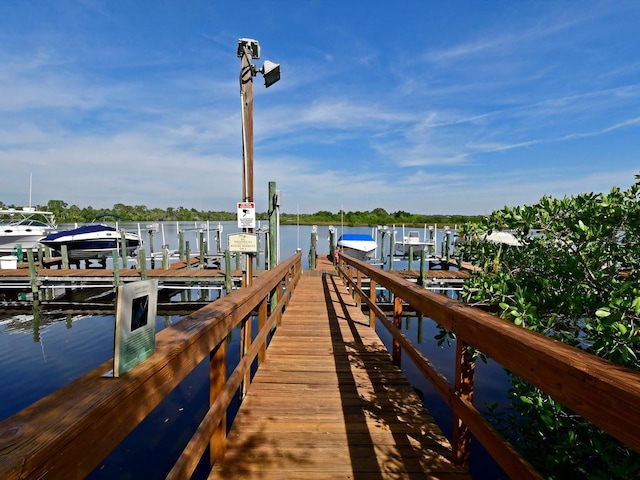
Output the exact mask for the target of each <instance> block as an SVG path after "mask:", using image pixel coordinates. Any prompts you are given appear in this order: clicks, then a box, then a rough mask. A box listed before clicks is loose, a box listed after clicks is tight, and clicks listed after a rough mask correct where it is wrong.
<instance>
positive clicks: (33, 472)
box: [0, 254, 302, 479]
mask: <svg viewBox="0 0 640 480" xmlns="http://www.w3.org/2000/svg"><path fill="white" fill-rule="evenodd" d="M301 272H302V266H301V255H300V254H296V255H294V256H292V257H291V258H289V259H288V260H286V261H284V262H282V263H281V264H280V265H278V266H277V267H276V268H274V269H273V270H270V271H267V272H264V273H263V274H261V275H260V276H259V277H258V278H257V279H256V280H255V281H254V282H253V285H252V287H251V288H241V289H238V290H235V291H234V292H232V293H230V294H229V295H226V296H224V297H222V298H220V299H218V300H216V301H215V302H213V303H211V304H209V305H207V306H206V307H204V308H201V309H200V310H198V311H196V312H194V313H192V314H191V315H189V316H188V317H185V318H184V319H182V320H181V321H180V322H178V323H176V324H175V325H172V326H170V327H168V328H166V329H164V330H162V331H161V332H159V333H158V334H157V335H156V351H155V353H154V354H153V355H152V356H151V357H150V358H149V359H147V360H146V361H144V362H143V363H141V364H140V365H138V366H137V367H135V368H134V369H132V370H131V371H130V372H128V373H127V374H126V375H124V376H122V377H119V378H104V377H102V375H103V374H105V373H106V372H108V371H109V369H111V367H112V361H108V362H105V363H103V364H102V365H101V366H99V367H98V368H96V369H94V370H92V371H90V372H89V373H87V374H85V375H83V376H82V377H81V378H79V379H77V380H75V381H73V382H71V383H70V384H68V385H66V386H65V387H63V388H61V389H59V390H57V391H55V392H53V393H52V394H51V395H48V396H47V397H45V398H43V399H41V400H39V401H38V402H36V403H34V404H32V405H31V406H29V407H27V408H25V409H24V410H22V411H20V412H18V413H17V414H15V415H13V416H12V417H9V418H7V419H5V420H3V421H2V422H0V478H3V479H19V478H64V479H73V478H77V479H82V478H85V477H86V476H87V475H88V474H89V473H91V471H92V470H93V469H94V468H95V467H96V466H97V465H98V464H99V462H100V461H101V460H102V459H103V458H105V457H106V456H107V455H108V454H109V452H110V451H111V450H113V448H115V447H116V446H117V445H118V444H119V443H120V442H121V441H122V440H123V439H124V438H125V437H126V436H127V435H128V434H129V433H130V432H131V431H132V430H133V429H134V428H135V427H136V426H137V425H138V424H139V423H141V422H142V420H144V418H145V417H146V416H147V415H148V414H149V413H151V411H152V410H153V409H154V408H155V407H156V406H157V405H158V404H159V403H160V402H161V401H162V400H163V399H164V398H165V397H166V396H167V395H168V394H169V393H170V392H171V391H172V390H173V389H174V388H175V387H176V386H177V385H178V384H179V383H180V382H181V381H182V380H183V379H184V378H185V377H186V376H187V375H188V374H189V373H191V371H192V370H193V369H194V368H195V367H196V366H198V365H199V364H200V363H201V362H202V360H204V359H205V358H206V357H207V356H210V357H211V362H210V363H211V365H220V364H222V365H224V364H225V361H224V359H223V360H222V361H220V360H219V359H218V360H217V361H214V360H215V359H216V355H217V354H218V353H219V352H224V350H225V348H224V345H225V342H226V339H227V336H228V334H229V333H230V332H231V331H232V329H233V328H235V327H236V326H237V325H240V324H242V323H243V322H245V321H247V319H250V318H251V316H252V313H253V312H254V311H255V310H256V309H257V310H258V312H259V315H260V314H262V315H264V314H265V312H266V310H265V306H266V299H268V298H270V296H271V294H272V293H273V292H274V291H275V293H276V294H277V298H278V305H277V307H276V308H275V309H274V310H273V311H272V312H271V316H270V318H269V319H268V320H266V319H263V320H264V321H259V324H262V325H264V328H263V331H262V332H260V333H259V334H258V336H257V337H256V339H255V340H254V342H253V344H252V345H251V347H250V348H249V349H248V350H247V357H246V358H244V359H241V361H240V363H239V365H238V368H237V369H236V372H234V373H233V374H232V375H231V378H230V381H232V382H238V383H237V385H239V384H240V383H239V381H242V380H243V379H244V378H245V373H246V372H247V371H248V366H250V365H251V362H252V359H251V360H250V357H252V358H255V355H258V354H259V353H260V352H261V351H262V350H263V348H262V347H263V345H262V344H261V342H262V343H264V342H265V341H266V338H267V333H268V331H269V329H270V327H271V325H273V324H275V323H277V322H278V321H279V319H280V317H281V315H282V312H283V310H284V307H285V306H286V305H287V304H288V301H289V299H290V298H291V292H292V291H293V289H294V288H295V285H296V284H297V282H298V280H299V278H300V275H301ZM260 312H262V313H260ZM245 369H247V370H245ZM213 373H214V372H212V377H213V378H214V379H219V378H220V377H219V375H214V374H213ZM222 378H225V377H222ZM237 379H239V381H238V380H237ZM234 385H235V383H234ZM213 388H214V385H212V391H213ZM217 388H218V389H219V390H221V391H222V393H221V394H220V395H217V396H216V398H215V400H213V401H212V403H213V405H212V406H211V410H210V413H208V414H207V416H206V418H205V420H206V419H207V418H208V419H209V420H208V421H209V422H212V423H214V425H213V428H214V429H215V428H216V427H219V424H220V423H221V420H224V418H223V416H221V415H218V414H217V413H216V411H217V410H216V409H219V410H226V407H225V408H222V406H221V405H222V404H223V403H224V402H225V401H227V404H228V400H230V398H231V397H232V396H233V395H228V391H227V390H229V389H230V388H231V387H226V386H225V387H222V388H220V386H217ZM225 389H226V390H225ZM236 389H237V388H236ZM212 411H213V413H212ZM213 438H214V439H215V438H216V436H215V435H214V437H213ZM206 442H207V444H208V442H209V438H207V439H206ZM218 446H219V445H218ZM222 447H223V446H222ZM198 448H200V446H198ZM212 453H213V452H212ZM186 463H187V465H186V466H187V467H189V465H188V463H189V462H186ZM184 465H185V462H184V461H181V463H180V468H183V467H184ZM182 471H187V470H182Z"/></svg>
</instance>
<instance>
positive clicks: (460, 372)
mask: <svg viewBox="0 0 640 480" xmlns="http://www.w3.org/2000/svg"><path fill="white" fill-rule="evenodd" d="M475 369H476V364H475V362H474V361H473V358H472V353H471V352H470V351H469V346H468V345H467V344H466V343H465V342H463V341H462V340H460V339H458V340H457V341H456V373H455V386H454V393H455V395H457V396H458V397H460V398H461V399H463V400H466V401H467V402H469V403H473V383H474V379H475ZM451 443H452V447H453V461H454V462H455V463H456V465H463V466H468V465H469V455H470V454H471V432H470V431H469V427H467V426H466V425H465V424H464V423H463V422H462V420H461V419H460V417H458V416H457V415H456V414H455V411H454V416H453V432H452V441H451Z"/></svg>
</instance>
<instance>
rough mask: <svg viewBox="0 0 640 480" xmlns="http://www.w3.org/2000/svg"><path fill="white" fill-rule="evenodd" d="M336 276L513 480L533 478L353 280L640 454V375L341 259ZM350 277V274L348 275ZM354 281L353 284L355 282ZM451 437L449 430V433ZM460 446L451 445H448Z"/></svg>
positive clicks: (522, 461) (454, 441) (534, 474)
mask: <svg viewBox="0 0 640 480" xmlns="http://www.w3.org/2000/svg"><path fill="white" fill-rule="evenodd" d="M338 270H339V273H340V275H341V277H342V278H343V280H344V281H345V282H346V283H347V284H348V285H350V291H352V292H357V293H358V294H359V296H360V298H361V299H363V300H364V301H365V302H366V303H367V305H368V306H369V308H370V309H371V312H372V315H375V316H376V317H377V318H378V319H379V320H381V323H382V324H383V325H384V326H385V327H386V328H387V329H388V330H389V331H390V332H391V334H392V336H393V338H394V342H398V344H399V345H400V346H401V348H402V352H403V353H405V354H407V355H408V356H409V357H410V358H411V359H412V361H413V362H414V363H415V364H416V365H417V367H418V370H419V371H420V372H421V373H422V374H423V375H424V376H425V378H426V379H427V380H428V381H429V382H431V383H432V384H433V385H434V387H435V390H436V392H437V393H438V394H439V395H440V396H441V397H442V398H443V399H444V400H445V401H446V402H447V403H448V404H449V405H450V406H451V408H452V410H453V413H454V416H455V417H456V418H458V419H460V421H461V422H463V423H464V424H465V425H466V427H468V429H469V430H470V431H471V433H472V434H473V435H474V436H475V437H476V438H477V439H478V441H479V442H480V443H482V444H483V446H484V447H485V448H486V449H487V451H488V452H489V454H490V455H492V456H493V458H494V459H495V460H496V462H497V463H498V464H499V465H500V466H501V467H502V469H503V470H504V471H505V472H506V473H507V474H508V475H509V476H510V477H512V478H527V477H529V478H540V476H539V474H538V473H537V472H535V470H534V469H533V467H531V465H530V464H529V463H528V462H527V461H526V460H525V459H524V458H522V457H521V456H520V455H519V454H518V453H517V452H516V451H515V449H514V448H513V447H512V446H511V445H510V444H509V443H508V442H507V441H506V440H504V439H503V437H502V436H501V435H500V434H499V433H498V432H497V431H496V430H495V428H494V427H493V426H491V424H489V422H488V421H487V420H486V419H485V418H484V417H482V415H481V414H480V412H478V411H477V410H476V409H475V408H474V407H473V405H472V403H471V402H470V401H469V400H468V399H466V398H465V395H463V394H462V393H461V391H460V389H459V388H458V389H457V388H455V387H454V386H451V385H450V384H449V383H448V381H447V380H446V379H445V378H444V376H443V375H441V374H440V373H438V372H437V371H436V370H435V369H434V368H433V366H432V365H431V364H430V363H429V361H428V360H427V359H426V358H425V357H424V355H422V354H421V353H420V352H419V351H418V350H417V349H416V348H415V347H414V346H413V345H412V344H411V342H410V341H409V340H408V339H407V338H406V336H405V335H404V334H403V333H402V332H401V331H399V330H398V329H397V328H395V327H394V326H393V325H392V324H391V322H389V321H388V320H387V319H386V315H385V314H384V313H383V312H382V310H381V309H380V308H379V307H377V306H376V304H375V296H374V295H370V297H367V296H366V295H365V293H364V292H363V291H362V290H361V288H360V287H359V284H360V283H361V277H360V274H361V273H362V274H364V275H366V276H367V277H368V278H370V279H371V282H372V284H373V285H376V284H377V285H380V286H383V287H384V288H386V289H388V290H389V291H390V292H392V293H393V294H394V295H395V297H396V298H400V299H401V300H402V301H403V302H406V303H407V304H408V305H410V306H411V307H412V308H413V309H414V310H415V311H417V312H420V313H422V314H424V315H425V316H427V317H429V318H431V319H432V320H434V321H435V322H437V323H438V324H440V325H441V326H443V327H444V328H446V329H447V330H449V331H451V332H453V333H455V335H456V339H457V342H461V344H462V345H465V346H466V345H469V346H472V347H474V348H476V349H477V350H479V351H481V352H482V353H484V354H485V355H487V356H488V357H490V358H491V359H493V360H494V361H496V362H497V363H499V364H501V365H502V366H503V367H504V368H506V369H507V370H509V371H510V372H512V373H514V374H515V375H517V376H519V377H521V378H523V379H524V380H526V381H527V382H529V383H531V384H532V385H534V386H536V387H538V388H540V389H541V390H543V391H544V392H546V393H547V394H549V395H551V396H552V397H553V398H554V399H556V400H557V401H558V402H560V403H562V404H563V405H564V406H566V407H567V408H569V409H571V410H572V411H574V412H575V413H577V414H578V415H580V416H582V417H583V418H585V419H586V420H587V421H589V422H591V423H592V424H594V425H596V426H598V427H599V428H601V429H602V430H604V431H606V432H607V433H609V434H610V435H611V436H613V437H614V438H616V439H618V440H619V441H621V442H622V443H624V444H626V445H627V446H629V447H630V448H632V449H634V450H635V451H638V452H640V417H639V416H638V415H636V413H637V412H638V411H640V374H639V373H637V372H635V371H632V370H630V369H627V368H624V367H622V366H619V365H616V364H613V363H611V362H609V361H607V360H604V359H602V358H600V357H597V356H595V355H592V354H589V353H587V352H585V351H583V350H580V349H577V348H574V347H571V346H569V345H566V344H564V343H561V342H558V341H556V340H553V339H551V338H548V337H545V336H544V335H540V334H538V333H535V332H532V331H530V330H527V329H526V328H522V327H520V326H516V325H514V324H513V323H510V322H507V321H506V320H503V319H501V318H499V317H496V316H494V315H491V314H489V313H487V312H484V311H482V310H480V309H477V308H474V307H470V306H467V305H464V304H463V303H462V302H459V301H457V300H453V299H451V298H448V297H445V296H443V295H440V294H436V293H433V292H430V291H428V290H425V289H424V288H421V287H420V286H418V285H416V284H414V283H411V282H409V281H407V280H404V279H403V278H400V277H398V276H395V275H393V274H391V273H389V272H385V271H384V270H380V269H378V268H375V267H372V266H371V265H369V264H367V263H365V262H362V261H360V260H357V259H355V258H352V257H349V256H346V255H340V262H339V268H338ZM354 270H357V274H354ZM354 278H355V279H354ZM455 431H456V429H455V428H454V432H455ZM458 442H460V439H459V438H454V439H452V444H453V445H454V449H455V445H456V444H457V443H458Z"/></svg>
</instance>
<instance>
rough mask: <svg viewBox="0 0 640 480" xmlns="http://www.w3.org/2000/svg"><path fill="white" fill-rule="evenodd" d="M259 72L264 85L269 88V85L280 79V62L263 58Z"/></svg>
mask: <svg viewBox="0 0 640 480" xmlns="http://www.w3.org/2000/svg"><path fill="white" fill-rule="evenodd" d="M260 73H262V76H263V77H264V86H265V87H266V88H269V87H270V86H271V85H273V84H274V83H276V82H277V81H278V80H280V64H279V63H274V62H270V61H269V60H265V61H264V64H263V65H262V68H261V69H260Z"/></svg>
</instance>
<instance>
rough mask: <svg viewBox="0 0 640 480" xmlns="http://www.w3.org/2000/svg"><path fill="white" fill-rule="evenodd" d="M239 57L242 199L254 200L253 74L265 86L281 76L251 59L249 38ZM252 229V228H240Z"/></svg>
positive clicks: (276, 68)
mask: <svg viewBox="0 0 640 480" xmlns="http://www.w3.org/2000/svg"><path fill="white" fill-rule="evenodd" d="M238 58H240V102H241V111H242V201H243V202H251V203H253V201H254V200H253V77H255V76H256V75H257V74H258V72H260V73H261V74H262V75H263V77H264V85H265V87H267V88H268V87H270V86H271V85H273V84H274V83H276V82H277V81H278V80H280V65H279V64H277V63H273V62H270V61H269V60H265V62H264V64H263V66H262V68H261V69H259V70H258V69H257V68H256V67H255V65H253V64H252V63H251V62H252V61H253V59H259V58H260V44H259V43H258V41H257V40H253V39H251V38H241V39H239V40H238ZM243 231H244V232H247V233H253V228H243ZM246 260H247V279H246V282H245V283H246V285H247V286H249V285H251V282H252V278H253V268H252V267H253V266H252V259H251V254H248V255H247V258H246Z"/></svg>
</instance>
